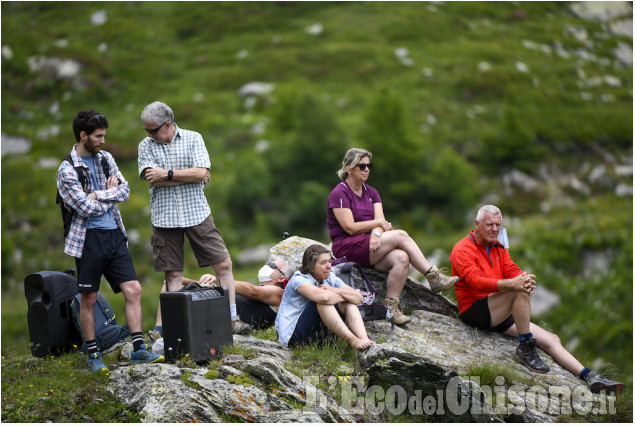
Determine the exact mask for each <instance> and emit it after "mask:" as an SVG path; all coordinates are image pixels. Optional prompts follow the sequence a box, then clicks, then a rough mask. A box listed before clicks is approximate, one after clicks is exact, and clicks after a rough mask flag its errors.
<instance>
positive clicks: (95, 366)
mask: <svg viewBox="0 0 635 425" xmlns="http://www.w3.org/2000/svg"><path fill="white" fill-rule="evenodd" d="M88 371H89V372H105V373H108V368H107V367H106V365H105V364H104V362H103V361H102V359H101V353H99V352H97V353H93V354H90V355H89V356H88Z"/></svg>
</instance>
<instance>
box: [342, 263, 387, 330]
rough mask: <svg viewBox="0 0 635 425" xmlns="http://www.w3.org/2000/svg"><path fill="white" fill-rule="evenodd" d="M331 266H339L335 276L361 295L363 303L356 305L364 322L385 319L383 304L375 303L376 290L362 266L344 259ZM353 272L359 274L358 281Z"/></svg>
mask: <svg viewBox="0 0 635 425" xmlns="http://www.w3.org/2000/svg"><path fill="white" fill-rule="evenodd" d="M331 265H333V266H336V265H339V267H338V269H337V270H336V271H335V275H336V276H337V277H339V278H340V279H342V281H343V282H344V283H345V284H347V285H348V286H350V287H351V288H353V289H356V290H358V291H359V292H360V293H361V294H362V297H363V301H362V302H361V303H360V304H358V305H357V308H359V312H360V314H361V315H362V319H363V320H364V322H371V321H373V320H384V319H386V311H387V307H386V306H385V305H383V304H378V303H375V297H376V295H377V290H376V289H375V287H374V286H373V284H372V283H371V282H370V279H369V278H368V276H366V273H365V272H364V269H363V268H362V266H360V265H359V264H357V263H355V262H352V261H347V260H346V257H342V258H337V259H334V260H332V261H331ZM353 270H356V271H357V273H358V274H359V278H358V279H356V278H355V277H354V275H353Z"/></svg>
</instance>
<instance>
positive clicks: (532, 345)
mask: <svg viewBox="0 0 635 425" xmlns="http://www.w3.org/2000/svg"><path fill="white" fill-rule="evenodd" d="M514 358H515V359H516V360H518V361H519V362H520V363H522V364H524V365H525V366H527V368H528V369H529V370H531V371H532V372H538V373H547V372H549V365H548V364H547V363H545V361H544V360H543V359H541V358H540V356H539V355H538V351H537V350H536V340H535V339H533V338H532V339H530V340H529V341H523V342H521V343H520V344H518V348H516V353H515V354H514Z"/></svg>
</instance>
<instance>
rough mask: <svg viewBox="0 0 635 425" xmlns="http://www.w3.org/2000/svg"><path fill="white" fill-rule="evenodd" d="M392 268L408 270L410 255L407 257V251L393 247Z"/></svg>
mask: <svg viewBox="0 0 635 425" xmlns="http://www.w3.org/2000/svg"><path fill="white" fill-rule="evenodd" d="M391 258H392V269H395V270H399V271H406V272H407V271H408V268H409V267H410V257H408V253H406V251H403V250H401V249H395V250H394V251H393V252H392V256H391Z"/></svg>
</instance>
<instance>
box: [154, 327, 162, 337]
mask: <svg viewBox="0 0 635 425" xmlns="http://www.w3.org/2000/svg"><path fill="white" fill-rule="evenodd" d="M153 330H155V331H157V332H161V335H163V326H155V327H154V329H153Z"/></svg>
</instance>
